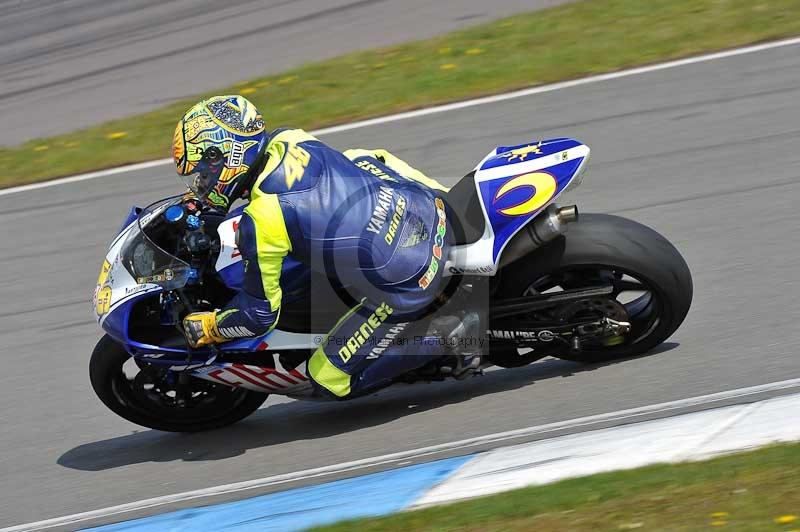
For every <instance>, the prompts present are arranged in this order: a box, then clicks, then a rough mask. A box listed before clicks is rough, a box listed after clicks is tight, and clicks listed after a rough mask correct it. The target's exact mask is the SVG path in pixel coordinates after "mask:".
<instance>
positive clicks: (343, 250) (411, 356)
mask: <svg viewBox="0 0 800 532" xmlns="http://www.w3.org/2000/svg"><path fill="white" fill-rule="evenodd" d="M173 157H174V160H175V164H176V166H177V171H178V173H179V174H180V175H182V176H184V177H185V178H187V179H186V181H187V183H188V184H189V186H190V188H191V189H192V191H193V192H194V193H195V194H196V195H197V196H198V197H199V198H201V199H203V201H204V202H205V203H206V204H207V205H208V206H209V207H211V208H213V209H215V210H217V211H220V212H223V213H225V212H227V211H228V210H229V208H230V207H231V204H232V203H233V202H234V201H236V200H237V199H240V198H242V199H249V200H250V201H249V204H248V205H247V206H246V208H245V209H244V213H243V215H242V217H241V220H240V222H239V225H238V230H237V235H236V238H237V244H238V248H239V251H240V253H241V255H242V260H243V261H244V272H245V273H244V277H243V282H242V289H241V291H239V292H238V293H237V295H236V296H235V297H234V298H233V299H232V300H231V301H230V302H229V303H228V304H227V305H226V306H225V307H224V308H222V309H220V310H217V311H215V312H196V313H192V314H189V315H188V316H187V317H186V318H185V319H184V322H183V325H184V330H185V333H186V336H187V339H188V340H189V342H190V343H191V344H192V346H194V347H200V346H205V345H209V344H214V343H220V342H225V341H227V340H230V339H234V338H241V337H255V336H261V335H263V334H265V333H267V332H268V331H270V330H271V329H272V328H274V327H275V325H276V324H277V323H278V320H279V316H280V306H281V296H282V290H281V267H282V262H283V260H284V257H286V256H287V255H290V256H292V257H293V258H295V259H297V260H299V261H300V262H303V263H305V264H307V265H308V266H309V267H310V268H311V269H312V270H314V271H318V272H323V273H325V274H326V275H327V276H328V277H333V278H338V279H340V280H341V281H342V282H343V284H346V285H348V286H351V287H354V288H355V289H356V290H357V291H358V293H359V294H360V296H363V298H362V299H361V300H360V302H358V303H357V304H356V305H355V306H354V307H353V308H351V309H350V310H349V311H348V312H347V313H346V314H345V315H344V316H343V317H342V318H341V319H340V320H339V322H338V323H337V324H336V326H335V327H334V329H333V330H332V331H331V332H330V333H329V334H328V336H327V337H326V338H324V339H323V341H322V342H320V345H319V347H318V348H317V350H316V351H315V352H314V354H313V355H312V357H311V359H310V360H309V361H308V372H309V374H310V376H311V378H312V379H313V380H314V382H315V383H316V384H317V385H318V388H321V389H324V390H327V391H328V392H329V393H331V394H333V395H334V396H336V397H339V398H344V397H351V396H354V395H358V394H360V393H364V392H365V391H368V390H370V389H375V388H376V387H378V386H380V385H382V384H385V383H387V382H389V381H390V380H391V379H392V378H393V377H395V376H397V375H399V374H402V373H405V372H408V371H410V370H412V369H415V368H417V367H420V366H422V365H424V364H425V363H426V362H427V361H428V360H430V358H428V357H429V356H431V355H432V354H435V353H438V354H441V351H442V349H441V347H440V346H439V345H433V343H431V342H428V343H426V344H424V345H417V346H415V348H414V349H412V350H410V351H409V350H408V346H407V345H406V346H405V347H404V348H403V349H392V347H393V346H394V345H396V344H398V342H397V338H398V335H400V336H402V335H403V334H405V335H406V336H405V337H406V339H408V338H410V336H411V334H412V332H411V331H412V329H413V327H411V326H409V323H410V322H414V321H416V320H418V319H419V318H421V317H422V316H423V315H424V313H425V309H426V308H428V307H429V306H430V304H431V302H433V300H434V299H435V298H436V297H437V295H439V293H440V292H441V287H440V285H441V280H442V272H443V270H444V260H445V258H446V256H447V250H448V248H449V242H450V234H451V230H450V227H449V225H448V223H447V213H446V210H445V205H444V202H443V199H442V196H443V193H444V192H446V191H447V189H446V188H445V187H443V186H442V185H440V184H439V183H438V182H436V181H435V180H433V179H430V178H428V177H426V176H425V175H423V174H422V173H421V172H419V171H418V170H416V169H414V168H412V167H411V166H409V165H408V164H406V163H405V162H403V161H402V160H400V159H398V158H397V157H395V156H393V155H392V154H390V153H388V152H386V151H385V150H348V151H346V152H344V153H341V152H339V151H337V150H335V149H333V148H331V147H329V146H327V145H325V144H323V143H322V142H320V141H319V140H317V139H316V138H314V137H313V136H311V135H310V134H308V133H306V132H305V131H303V130H301V129H285V128H283V129H275V130H273V131H271V132H269V133H268V132H267V130H266V129H265V126H264V121H263V119H262V116H261V114H260V113H259V111H258V110H257V109H256V107H255V106H254V105H253V104H252V103H251V102H250V101H248V100H247V99H246V98H244V97H242V96H238V95H233V96H215V97H213V98H209V99H207V100H204V101H201V102H199V103H197V104H196V105H195V106H193V107H192V108H191V109H189V111H188V112H187V113H186V114H185V115H184V116H183V118H181V120H180V121H179V122H178V125H177V127H176V129H175V135H174V138H173ZM462 322H463V323H462ZM418 323H422V322H418ZM437 323H439V325H438V326H437V327H438V328H437V330H436V331H435V333H436V334H438V335H440V336H448V337H450V338H453V337H454V335H455V334H465V333H467V332H470V333H471V334H474V333H475V332H476V331H477V320H475V319H474V318H469V319H467V320H464V319H460V320H453V319H452V318H450V319H449V320H448V319H445V320H443V321H439V322H437ZM442 323H447V324H450V325H449V326H442V325H441V324H442ZM466 328H470V329H471V330H470V331H466ZM455 329H457V330H455ZM424 330H425V329H423V331H424ZM428 332H431V331H428ZM417 334H419V332H417ZM389 354H393V356H387V355H389ZM461 354H462V355H463V358H461V357H457V358H459V360H460V363H459V364H457V367H456V368H455V371H454V373H457V374H458V375H457V376H461V375H464V374H467V373H470V372H471V370H473V369H474V368H476V367H477V365H478V364H479V353H478V352H477V351H476V350H474V349H473V350H470V351H468V352H464V351H463V350H462V352H461Z"/></svg>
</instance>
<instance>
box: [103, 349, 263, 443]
mask: <svg viewBox="0 0 800 532" xmlns="http://www.w3.org/2000/svg"><path fill="white" fill-rule="evenodd" d="M130 358H131V357H130V355H129V354H128V353H127V352H126V351H125V349H124V348H123V347H122V346H121V345H120V344H119V343H117V342H116V341H115V340H114V339H112V338H111V337H110V336H108V335H105V336H103V338H101V339H100V341H99V342H97V345H96V346H95V348H94V351H93V352H92V358H91V360H90V361H89V379H90V381H91V383H92V388H94V391H95V393H96V394H97V396H98V397H99V398H100V400H101V401H102V402H103V404H105V405H106V406H107V407H108V408H110V409H111V410H112V411H113V412H114V413H115V414H117V415H119V416H121V417H123V418H125V419H127V420H128V421H130V422H132V423H136V424H137V425H142V426H143V427H147V428H151V429H155V430H163V431H167V432H198V431H203V430H211V429H216V428H220V427H225V426H227V425H231V424H233V423H236V422H237V421H240V420H242V419H244V418H246V417H247V416H249V415H250V414H252V413H253V412H255V411H256V410H257V409H258V407H259V406H261V405H262V404H263V403H264V401H266V399H267V397H268V394H264V393H258V392H253V391H250V390H245V389H241V388H229V387H227V386H224V385H217V384H212V383H206V381H199V379H198V380H197V381H199V382H198V385H201V386H203V387H204V389H205V390H207V391H208V390H210V391H211V393H210V394H209V395H207V397H206V400H205V401H204V404H202V406H200V407H196V408H193V407H177V406H165V405H163V404H158V403H157V402H156V401H152V400H148V399H147V398H146V394H143V393H141V392H138V393H137V391H136V389H135V387H134V385H133V381H132V380H131V379H129V378H128V377H126V375H125V373H124V371H123V365H124V364H125V363H126V362H127V361H128V360H129V359H130ZM193 380H194V379H193ZM209 384H210V386H209Z"/></svg>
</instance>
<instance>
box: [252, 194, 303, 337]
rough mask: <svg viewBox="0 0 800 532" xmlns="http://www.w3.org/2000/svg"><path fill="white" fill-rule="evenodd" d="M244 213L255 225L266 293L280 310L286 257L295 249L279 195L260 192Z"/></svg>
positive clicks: (276, 308)
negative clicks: (281, 281) (284, 259)
mask: <svg viewBox="0 0 800 532" xmlns="http://www.w3.org/2000/svg"><path fill="white" fill-rule="evenodd" d="M244 212H246V213H247V215H248V216H250V218H252V219H253V225H255V228H256V250H257V252H258V266H259V268H261V282H262V283H263V286H264V294H265V295H266V297H267V299H268V300H269V304H270V306H271V307H272V310H273V311H278V310H279V309H280V306H281V296H282V295H283V294H282V292H281V284H280V279H281V268H282V266H283V258H284V257H285V256H286V255H287V254H288V253H289V252H290V251H291V250H292V243H291V242H290V241H289V233H288V232H287V231H286V223H285V222H284V220H283V211H281V206H280V203H279V202H278V196H277V195H276V194H261V195H260V196H258V197H257V198H255V199H253V200H252V201H251V202H250V204H249V205H248V206H247V207H246V208H245V210H244ZM276 323H277V320H276Z"/></svg>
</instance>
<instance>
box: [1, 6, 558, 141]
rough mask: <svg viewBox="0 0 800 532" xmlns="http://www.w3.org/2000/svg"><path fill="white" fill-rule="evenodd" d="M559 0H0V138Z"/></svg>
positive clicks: (141, 107)
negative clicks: (432, 0)
mask: <svg viewBox="0 0 800 532" xmlns="http://www.w3.org/2000/svg"><path fill="white" fill-rule="evenodd" d="M565 1H566V0H494V1H492V2H483V1H481V0H436V1H435V2H431V1H430V0H227V1H225V2H218V1H214V0H199V1H198V0H125V1H124V2H109V1H107V0H25V1H19V0H0V116H2V117H3V128H2V129H1V130H0V146H2V145H14V144H17V143H20V142H22V141H25V140H28V139H30V138H34V137H42V136H50V135H54V134H57V133H65V132H69V131H72V130H75V129H78V128H82V127H86V126H90V125H92V124H96V123H98V122H102V121H106V120H110V119H114V118H121V117H124V116H129V115H132V114H136V113H141V112H144V111H148V110H150V109H153V108H155V107H159V106H162V105H164V104H167V103H170V102H172V101H175V100H176V99H179V98H182V97H185V96H187V95H191V94H198V93H201V92H205V91H213V90H214V89H217V88H220V87H225V86H229V85H232V84H234V83H236V82H238V81H240V80H247V79H250V78H252V77H253V76H260V75H264V74H268V73H275V72H280V71H283V70H285V69H287V68H290V67H295V66H298V65H300V64H302V63H305V62H308V61H316V60H321V59H326V58H330V57H334V56H337V55H340V54H343V53H346V52H351V51H354V50H359V49H368V48H374V47H377V46H386V45H391V44H397V43H402V42H405V41H409V40H415V39H422V38H426V37H432V36H434V35H437V34H440V33H443V32H447V31H450V30H455V29H458V28H462V27H465V26H472V25H475V24H480V23H482V22H487V21H490V20H494V19H497V18H502V17H505V16H509V15H513V14H515V13H519V12H521V11H530V10H532V9H537V8H541V7H547V6H552V5H556V4H559V3H563V2H565ZM342 75H343V76H349V75H350V73H348V72H342Z"/></svg>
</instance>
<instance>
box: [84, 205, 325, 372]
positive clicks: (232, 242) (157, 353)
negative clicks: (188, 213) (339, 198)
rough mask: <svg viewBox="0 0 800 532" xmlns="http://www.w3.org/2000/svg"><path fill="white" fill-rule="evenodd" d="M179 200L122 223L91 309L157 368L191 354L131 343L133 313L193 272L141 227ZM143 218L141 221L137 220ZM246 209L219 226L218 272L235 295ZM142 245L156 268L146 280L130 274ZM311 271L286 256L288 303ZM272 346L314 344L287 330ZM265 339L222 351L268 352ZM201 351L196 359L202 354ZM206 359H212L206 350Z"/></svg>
mask: <svg viewBox="0 0 800 532" xmlns="http://www.w3.org/2000/svg"><path fill="white" fill-rule="evenodd" d="M179 201H180V198H173V199H168V200H165V201H164V202H161V203H158V204H156V205H155V206H153V207H150V208H148V210H147V211H146V212H143V210H142V209H140V208H138V207H134V208H132V209H131V211H130V213H129V214H128V217H127V218H126V220H125V222H124V223H123V227H122V229H121V230H120V232H119V234H118V235H117V236H116V237H115V238H114V240H113V241H112V242H111V245H110V246H109V249H108V253H107V254H106V259H105V261H104V262H103V266H102V267H101V272H100V276H99V277H98V279H97V286H96V288H95V292H94V298H93V307H94V312H95V316H96V318H97V320H98V322H99V323H100V326H101V327H102V328H103V329H104V330H105V331H106V332H107V333H108V334H109V335H110V336H111V337H113V338H114V339H115V340H117V341H118V342H120V343H121V344H122V345H124V346H125V347H126V349H127V350H128V352H130V353H131V354H133V355H137V356H143V357H147V358H153V359H156V358H157V359H158V362H159V363H164V364H166V365H170V364H179V363H182V362H183V361H185V359H186V354H187V350H186V348H185V347H183V346H180V347H166V346H159V345H151V344H146V343H142V342H140V341H137V340H136V339H134V338H132V337H131V335H130V333H129V322H130V317H131V312H132V311H133V308H134V306H135V304H136V302H138V301H139V300H140V299H142V298H145V297H153V296H158V295H159V294H160V293H161V292H164V291H165V290H174V289H178V288H182V287H183V286H185V285H186V284H187V283H190V282H192V269H191V267H190V266H189V265H188V264H186V263H185V262H183V261H181V260H179V259H177V258H176V257H174V256H172V255H170V254H168V253H166V252H163V251H162V250H159V249H158V247H157V246H155V245H154V244H152V243H151V242H144V241H143V240H142V239H141V230H140V226H141V227H146V226H147V224H148V223H150V222H151V221H153V220H155V219H156V218H157V217H159V216H161V215H162V214H163V213H164V211H166V209H167V208H169V207H170V206H171V205H174V204H175V203H177V202H179ZM140 215H141V220H139V217H140ZM241 215H242V209H241V208H240V209H236V210H234V211H232V212H231V213H230V214H229V215H228V216H227V217H226V219H225V220H224V221H223V222H222V223H221V224H220V225H219V227H218V229H217V232H218V234H219V240H220V248H221V249H220V253H219V255H218V257H217V261H216V263H215V267H216V269H217V272H218V273H219V275H220V277H221V279H222V280H223V282H224V283H225V284H226V285H227V286H228V287H229V288H231V289H233V290H239V289H240V288H241V284H242V276H243V274H244V267H243V263H242V259H241V255H240V254H239V252H238V249H237V247H236V237H235V235H236V226H237V225H238V222H239V220H240V219H241ZM139 244H144V245H143V250H144V251H146V253H147V254H148V256H147V260H148V262H149V263H152V264H153V268H152V271H149V272H147V274H146V275H141V276H135V275H134V274H133V273H132V270H135V267H134V266H132V264H131V262H135V259H133V256H135V255H136V247H137V245H139ZM126 262H127V265H126ZM309 275H310V271H309V270H308V267H307V266H305V265H303V264H302V263H299V262H297V261H295V260H293V259H290V258H288V257H287V260H285V261H284V264H283V274H282V275H281V282H282V284H283V283H286V284H285V285H283V289H284V293H285V294H286V298H287V299H286V301H287V302H289V301H291V299H292V298H293V297H298V298H299V297H302V294H299V292H301V291H302V289H303V287H307V286H308V284H309V282H308V279H309ZM269 336H270V344H271V345H273V346H276V347H281V348H283V349H302V348H308V347H309V346H310V345H313V337H314V336H313V335H310V334H297V333H289V332H285V331H278V330H275V331H273V332H272V333H271V334H270V335H269ZM264 339H265V337H258V338H244V339H239V340H234V341H230V342H226V343H225V344H223V345H221V346H220V347H219V349H220V350H222V351H256V350H259V349H263V348H264ZM203 352H204V351H203V350H200V351H197V352H195V354H197V355H199V354H202V353H203ZM207 354H208V356H209V357H210V356H212V353H211V351H208V353H207Z"/></svg>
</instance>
